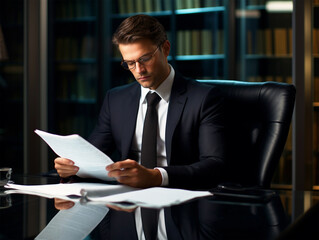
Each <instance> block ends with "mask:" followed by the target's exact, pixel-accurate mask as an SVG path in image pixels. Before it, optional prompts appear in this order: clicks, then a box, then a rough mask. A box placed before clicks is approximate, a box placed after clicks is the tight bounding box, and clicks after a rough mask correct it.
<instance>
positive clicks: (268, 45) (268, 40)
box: [264, 28, 273, 55]
mask: <svg viewBox="0 0 319 240" xmlns="http://www.w3.org/2000/svg"><path fill="white" fill-rule="evenodd" d="M272 35H273V33H272V29H270V28H267V29H264V36H265V54H266V55H273V41H272V39H273V38H272Z"/></svg>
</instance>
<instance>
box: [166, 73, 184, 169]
mask: <svg viewBox="0 0 319 240" xmlns="http://www.w3.org/2000/svg"><path fill="white" fill-rule="evenodd" d="M186 81H187V80H186V79H184V78H183V77H182V76H180V75H179V74H178V73H176V74H175V79H174V83H173V86H172V90H171V96H170V102H169V107H168V113H167V122H166V135H165V145H166V154H167V163H168V164H170V160H171V152H172V140H173V135H174V131H175V129H176V126H177V123H178V122H179V119H180V118H181V116H182V113H183V109H184V106H185V103H186V100H187V96H186V94H185V93H186V84H187V82H186Z"/></svg>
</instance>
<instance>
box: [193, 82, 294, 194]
mask: <svg viewBox="0 0 319 240" xmlns="http://www.w3.org/2000/svg"><path fill="white" fill-rule="evenodd" d="M198 81H200V82H205V83H207V84H212V85H216V86H219V87H220V89H221V91H222V93H223V95H224V96H225V106H226V113H225V115H226V122H225V123H226V132H227V133H226V139H227V143H226V144H227V153H226V154H227V157H226V162H227V164H226V165H227V170H226V172H227V176H225V181H226V182H231V183H238V184H241V185H244V186H247V185H249V186H254V187H261V188H269V187H270V184H271V181H272V178H273V175H274V172H275V169H276V167H277V165H278V163H279V159H280V156H281V154H282V152H283V149H284V146H285V143H286V140H287V136H288V132H289V127H290V123H291V118H292V113H293V109H294V103H295V92H296V90H295V87H294V86H293V85H291V84H286V83H277V82H241V81H230V80H198Z"/></svg>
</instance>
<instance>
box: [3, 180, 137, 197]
mask: <svg viewBox="0 0 319 240" xmlns="http://www.w3.org/2000/svg"><path fill="white" fill-rule="evenodd" d="M5 188H9V189H14V190H7V191H6V193H8V194H10V193H21V194H30V195H37V196H41V197H46V198H61V199H67V200H74V197H75V196H78V197H81V190H82V189H85V190H86V191H91V192H92V193H95V194H94V196H108V195H113V194H118V193H124V192H129V191H135V190H137V188H132V187H129V186H125V185H112V184H104V183H59V184H44V185H19V184H13V183H9V184H6V185H5Z"/></svg>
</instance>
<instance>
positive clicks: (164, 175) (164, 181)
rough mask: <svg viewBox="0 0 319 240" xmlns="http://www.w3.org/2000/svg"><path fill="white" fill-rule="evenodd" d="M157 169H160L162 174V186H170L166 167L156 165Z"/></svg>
mask: <svg viewBox="0 0 319 240" xmlns="http://www.w3.org/2000/svg"><path fill="white" fill-rule="evenodd" d="M155 169H158V170H159V171H160V173H161V175H162V184H161V186H162V187H165V186H168V174H167V172H166V170H165V169H164V168H161V167H156V168H155Z"/></svg>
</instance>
